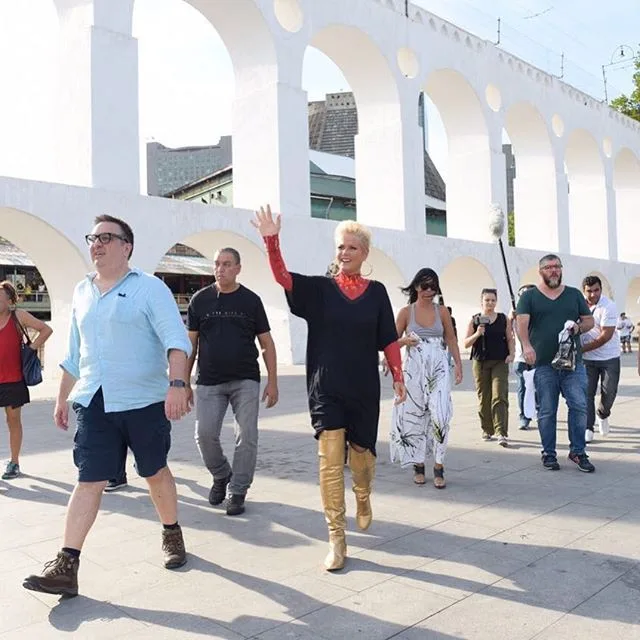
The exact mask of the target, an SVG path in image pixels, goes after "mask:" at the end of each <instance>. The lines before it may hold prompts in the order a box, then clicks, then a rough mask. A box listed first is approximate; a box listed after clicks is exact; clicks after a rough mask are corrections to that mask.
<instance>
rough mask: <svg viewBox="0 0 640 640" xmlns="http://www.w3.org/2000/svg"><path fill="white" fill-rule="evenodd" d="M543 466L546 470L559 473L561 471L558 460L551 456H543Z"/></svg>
mask: <svg viewBox="0 0 640 640" xmlns="http://www.w3.org/2000/svg"><path fill="white" fill-rule="evenodd" d="M542 466H543V467H544V468H545V469H549V471H558V470H559V469H560V465H559V464H558V458H556V457H555V456H552V455H550V454H546V455H543V456H542Z"/></svg>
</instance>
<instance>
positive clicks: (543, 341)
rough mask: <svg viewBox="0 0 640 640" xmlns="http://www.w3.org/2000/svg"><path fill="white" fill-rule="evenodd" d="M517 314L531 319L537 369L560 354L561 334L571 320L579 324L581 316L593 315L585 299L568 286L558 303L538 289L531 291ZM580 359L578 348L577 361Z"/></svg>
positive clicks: (519, 304)
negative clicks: (559, 337) (559, 336)
mask: <svg viewBox="0 0 640 640" xmlns="http://www.w3.org/2000/svg"><path fill="white" fill-rule="evenodd" d="M516 313H517V314H518V315H528V316H529V341H530V342H531V346H532V347H533V348H534V350H535V352H536V366H541V365H545V364H551V361H552V360H553V358H554V356H555V355H556V353H557V351H558V335H559V334H560V332H561V331H562V330H563V328H564V324H565V322H566V321H567V320H573V321H574V322H575V321H577V320H578V319H579V318H580V316H589V315H591V311H589V307H588V306H587V303H586V302H585V299H584V296H583V295H582V293H581V292H580V291H579V290H578V289H576V288H575V287H565V288H564V291H563V292H562V293H561V294H560V295H559V296H558V297H557V298H556V299H555V300H552V299H551V298H548V297H547V296H545V295H544V294H543V293H542V292H541V291H540V290H539V289H538V288H537V287H536V288H535V289H528V290H527V291H525V292H524V293H523V294H522V296H521V297H520V300H519V301H518V307H517V309H516ZM577 344H579V343H577ZM580 359H581V351H580V349H577V358H576V360H577V361H580Z"/></svg>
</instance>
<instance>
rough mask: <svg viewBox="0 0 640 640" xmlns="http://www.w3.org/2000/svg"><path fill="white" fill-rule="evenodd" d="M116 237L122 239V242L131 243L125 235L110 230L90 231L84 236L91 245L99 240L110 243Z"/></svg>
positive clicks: (102, 242) (101, 242)
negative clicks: (101, 231)
mask: <svg viewBox="0 0 640 640" xmlns="http://www.w3.org/2000/svg"><path fill="white" fill-rule="evenodd" d="M114 238H118V240H122V242H127V243H128V244H131V243H130V242H129V240H128V239H127V238H125V237H124V236H121V235H118V234H117V233H110V232H108V231H105V232H104V233H90V234H88V235H86V236H85V237H84V239H85V240H86V241H87V244H88V245H89V246H91V245H92V244H95V243H96V242H98V241H99V242H100V244H109V243H110V242H111V241H112V240H113V239H114Z"/></svg>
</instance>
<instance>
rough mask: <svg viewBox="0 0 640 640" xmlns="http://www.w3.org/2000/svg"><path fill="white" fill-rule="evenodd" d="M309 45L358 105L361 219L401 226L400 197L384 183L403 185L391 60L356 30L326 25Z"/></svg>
mask: <svg viewBox="0 0 640 640" xmlns="http://www.w3.org/2000/svg"><path fill="white" fill-rule="evenodd" d="M309 46H312V47H315V48H316V49H318V50H320V51H322V53H324V54H325V55H326V56H328V57H329V58H331V60H332V61H333V62H334V63H335V64H336V65H337V66H338V67H339V68H340V70H341V71H342V73H343V74H344V77H345V78H346V80H347V82H348V83H349V85H350V87H351V90H352V92H353V95H354V99H355V102H356V107H357V110H358V134H357V136H356V139H355V161H356V162H355V165H356V199H357V201H358V220H360V221H362V222H365V223H367V224H371V225H375V226H380V227H390V228H394V227H395V228H400V225H401V224H402V223H403V222H404V217H405V214H404V212H402V211H401V210H399V205H402V203H403V197H402V194H399V193H397V191H396V190H395V189H385V188H382V185H385V184H401V183H402V175H401V174H402V172H403V171H404V170H405V167H404V163H403V149H402V144H403V140H402V132H401V127H400V123H401V121H402V114H401V107H400V97H399V94H398V87H397V82H396V78H395V77H394V75H393V73H392V71H391V68H390V66H389V62H388V61H387V59H386V58H385V57H384V56H383V55H382V53H381V51H380V48H379V46H378V45H377V43H376V42H375V41H374V40H373V38H372V37H371V36H369V35H367V34H366V33H365V32H363V31H362V30H361V29H359V28H357V27H354V26H347V25H339V24H335V25H330V26H326V27H323V28H322V29H320V30H319V31H317V32H316V33H314V34H313V36H312V38H311V40H310V41H309ZM305 117H306V105H305ZM416 124H417V123H416Z"/></svg>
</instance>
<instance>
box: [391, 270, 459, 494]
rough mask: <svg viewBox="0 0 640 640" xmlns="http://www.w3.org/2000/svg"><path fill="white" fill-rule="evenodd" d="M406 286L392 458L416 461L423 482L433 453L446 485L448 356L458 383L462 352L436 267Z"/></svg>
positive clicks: (436, 475)
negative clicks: (402, 393) (401, 381)
mask: <svg viewBox="0 0 640 640" xmlns="http://www.w3.org/2000/svg"><path fill="white" fill-rule="evenodd" d="M402 291H403V292H404V293H406V294H407V295H408V296H409V304H408V305H407V306H406V307H403V308H402V309H401V310H400V311H399V313H398V317H397V318H396V328H397V330H398V335H399V336H400V338H399V339H398V342H399V344H400V346H401V347H406V357H405V360H404V378H405V385H406V388H407V400H406V402H405V403H404V404H402V405H397V406H395V407H394V408H393V416H392V427H391V460H392V461H393V462H399V463H400V465H401V466H402V467H407V466H410V465H413V469H414V478H413V480H414V482H415V483H416V484H425V460H426V458H428V457H431V456H433V458H434V467H433V484H434V486H435V487H436V488H437V489H444V488H445V486H446V482H445V479H444V458H445V454H446V451H447V442H448V439H449V426H450V423H451V418H452V415H453V407H452V402H451V374H452V372H451V367H450V364H449V357H448V356H449V354H451V356H452V358H453V369H454V371H453V376H454V378H455V383H456V384H460V382H461V381H462V362H461V360H460V351H459V349H458V342H457V339H456V336H455V332H454V329H453V323H452V321H451V314H450V313H449V311H448V309H447V307H446V306H444V304H441V302H442V292H441V291H440V283H439V280H438V275H437V274H436V272H435V271H433V269H426V268H425V269H420V271H418V273H416V275H415V277H414V278H413V280H412V281H411V284H409V286H407V287H405V288H404V289H402ZM436 296H438V298H439V300H438V301H436ZM447 348H448V350H449V354H448V353H447Z"/></svg>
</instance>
